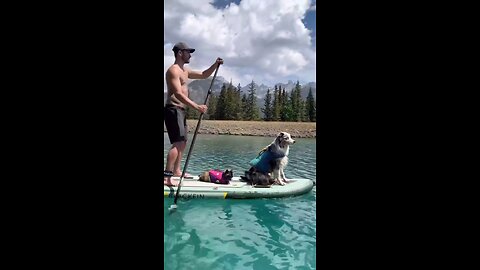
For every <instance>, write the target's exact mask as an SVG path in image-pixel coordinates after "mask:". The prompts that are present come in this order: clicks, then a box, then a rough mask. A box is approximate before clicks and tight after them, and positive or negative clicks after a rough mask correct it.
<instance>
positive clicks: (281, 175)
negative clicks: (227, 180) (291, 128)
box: [242, 132, 295, 186]
mask: <svg viewBox="0 0 480 270" xmlns="http://www.w3.org/2000/svg"><path fill="white" fill-rule="evenodd" d="M294 143H295V140H293V139H292V137H291V136H290V134H289V133H287V132H281V133H279V134H278V135H277V137H276V138H275V140H274V141H273V142H272V143H271V144H269V145H268V146H266V147H265V148H264V149H262V151H260V153H259V154H258V156H257V157H256V158H255V159H253V160H252V161H250V165H251V166H252V167H251V168H250V170H249V171H245V177H242V179H243V180H246V181H248V182H251V183H252V184H256V183H257V184H259V185H266V184H267V183H268V184H270V185H271V184H274V183H276V184H280V185H282V186H283V185H285V183H287V179H286V177H285V172H284V170H285V167H286V166H287V164H288V153H289V151H290V145H292V144H294ZM272 173H273V176H272Z"/></svg>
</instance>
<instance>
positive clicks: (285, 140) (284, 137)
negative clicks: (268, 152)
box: [275, 132, 295, 148]
mask: <svg viewBox="0 0 480 270" xmlns="http://www.w3.org/2000/svg"><path fill="white" fill-rule="evenodd" d="M275 142H276V143H278V145H279V146H280V148H285V147H286V146H287V145H291V144H294V143H295V140H293V139H292V136H290V133H287V132H280V133H279V134H278V135H277V138H276V139H275Z"/></svg>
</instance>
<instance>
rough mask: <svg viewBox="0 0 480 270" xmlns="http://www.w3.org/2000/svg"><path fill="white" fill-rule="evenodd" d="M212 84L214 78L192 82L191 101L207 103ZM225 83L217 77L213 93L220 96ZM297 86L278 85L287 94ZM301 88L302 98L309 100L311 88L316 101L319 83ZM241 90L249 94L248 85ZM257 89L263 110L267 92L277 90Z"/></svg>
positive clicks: (258, 86) (273, 87) (261, 86)
mask: <svg viewBox="0 0 480 270" xmlns="http://www.w3.org/2000/svg"><path fill="white" fill-rule="evenodd" d="M211 83H212V78H208V79H205V80H194V81H192V82H191V83H190V84H189V85H188V88H189V90H190V99H192V100H193V101H195V102H196V103H200V104H203V102H205V97H206V96H207V91H208V88H209V87H210V84H211ZM224 83H226V84H229V83H230V82H229V81H227V80H225V78H223V77H222V76H217V78H216V79H215V81H214V83H213V86H212V93H213V94H215V95H219V94H220V91H221V89H222V86H223V84H224ZM232 84H233V86H234V87H237V86H238V83H236V84H235V83H234V82H232ZM295 84H296V82H293V81H288V83H277V84H276V85H278V86H281V87H282V89H283V88H285V91H287V93H290V91H291V90H292V89H293V88H294V87H295ZM301 86H302V90H301V96H302V98H303V99H305V98H307V96H308V91H310V87H311V88H312V94H313V97H314V98H315V99H316V96H317V83H316V82H309V83H307V84H305V85H301ZM241 88H242V90H241V91H242V95H243V94H244V93H245V94H248V88H249V85H248V84H247V85H241ZM255 89H256V94H257V105H258V106H259V107H260V108H261V107H263V105H264V104H263V103H264V100H265V95H266V94H267V90H268V89H270V93H272V94H273V90H274V89H275V85H273V86H268V85H265V84H263V83H262V84H260V85H258V84H256V87H255ZM163 97H164V98H163V103H164V104H165V102H166V97H167V94H166V93H164V95H163Z"/></svg>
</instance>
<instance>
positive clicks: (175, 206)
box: [168, 64, 220, 213]
mask: <svg viewBox="0 0 480 270" xmlns="http://www.w3.org/2000/svg"><path fill="white" fill-rule="evenodd" d="M219 68H220V64H218V66H217V68H216V69H215V74H214V75H213V79H212V82H211V83H210V88H209V89H208V92H207V97H206V98H205V103H204V105H207V101H208V97H209V96H210V93H211V92H212V86H213V82H214V81H215V77H217V72H218V69H219ZM202 117H203V113H201V114H200V117H199V118H198V123H197V127H196V128H195V133H194V134H193V139H192V142H191V144H190V149H189V150H188V155H187V159H186V160H185V165H184V166H183V171H182V176H180V181H179V182H178V187H177V192H176V193H175V199H174V200H173V204H172V205H171V206H170V207H169V208H168V211H169V212H170V213H172V212H173V211H175V210H176V209H177V200H178V194H180V188H181V186H182V180H183V177H184V176H185V172H186V171H187V166H188V161H189V160H190V154H191V153H192V149H193V146H194V145H195V139H196V138H197V132H198V128H199V127H200V123H201V122H202Z"/></svg>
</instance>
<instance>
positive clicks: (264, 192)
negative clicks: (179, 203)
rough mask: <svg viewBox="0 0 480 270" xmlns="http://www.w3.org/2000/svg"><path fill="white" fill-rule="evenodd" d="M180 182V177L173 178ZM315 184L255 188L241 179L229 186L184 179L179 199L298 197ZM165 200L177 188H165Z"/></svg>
mask: <svg viewBox="0 0 480 270" xmlns="http://www.w3.org/2000/svg"><path fill="white" fill-rule="evenodd" d="M172 179H173V180H177V181H179V180H180V177H172ZM313 185H314V182H313V181H312V180H310V179H289V180H288V183H287V184H285V185H284V186H281V185H272V186H270V187H262V188H260V187H253V186H252V185H250V184H249V183H246V182H241V181H240V177H233V178H232V180H231V181H230V183H229V184H227V185H225V184H215V183H208V182H202V181H198V176H194V177H188V178H187V177H184V178H183V180H182V187H181V188H180V193H179V195H178V196H179V199H207V198H218V199H253V198H280V197H287V196H297V195H301V194H305V193H307V192H309V191H310V190H312V188H313ZM163 192H164V197H165V198H174V197H175V193H176V192H177V187H169V186H163Z"/></svg>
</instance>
